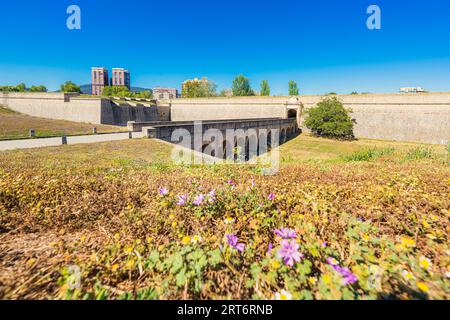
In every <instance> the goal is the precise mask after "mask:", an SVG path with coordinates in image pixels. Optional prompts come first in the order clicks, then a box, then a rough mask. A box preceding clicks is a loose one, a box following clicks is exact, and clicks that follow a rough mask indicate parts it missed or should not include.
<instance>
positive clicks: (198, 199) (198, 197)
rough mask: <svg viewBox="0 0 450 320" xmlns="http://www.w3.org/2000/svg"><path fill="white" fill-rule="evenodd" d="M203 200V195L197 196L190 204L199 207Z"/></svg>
mask: <svg viewBox="0 0 450 320" xmlns="http://www.w3.org/2000/svg"><path fill="white" fill-rule="evenodd" d="M204 199H205V196H204V195H203V194H199V195H198V196H196V197H195V199H194V201H193V202H192V204H193V205H194V206H199V205H201V204H202V203H203V200H204Z"/></svg>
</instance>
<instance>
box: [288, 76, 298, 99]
mask: <svg viewBox="0 0 450 320" xmlns="http://www.w3.org/2000/svg"><path fill="white" fill-rule="evenodd" d="M289 95H290V96H298V85H297V82H296V81H294V80H291V81H289Z"/></svg>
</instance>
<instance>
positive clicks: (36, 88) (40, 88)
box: [30, 86, 47, 92]
mask: <svg viewBox="0 0 450 320" xmlns="http://www.w3.org/2000/svg"><path fill="white" fill-rule="evenodd" d="M30 92H47V88H46V87H45V86H31V87H30Z"/></svg>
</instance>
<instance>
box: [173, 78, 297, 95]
mask: <svg viewBox="0 0 450 320" xmlns="http://www.w3.org/2000/svg"><path fill="white" fill-rule="evenodd" d="M216 88H217V86H216V84H215V83H214V82H213V81H211V80H209V79H207V78H202V79H201V80H197V79H195V80H187V81H185V82H184V83H183V87H182V92H181V95H182V97H183V98H200V97H231V96H233V97H246V96H256V95H260V96H270V85H269V81H268V80H262V81H261V85H260V91H259V92H256V91H255V90H253V89H252V87H251V84H250V80H249V79H248V78H247V77H245V76H244V75H243V74H240V75H238V76H237V77H235V78H234V79H233V82H232V86H231V89H224V90H222V91H220V93H217V92H216ZM288 92H289V95H290V96H298V95H299V89H298V84H297V82H296V81H294V80H291V81H289V83H288Z"/></svg>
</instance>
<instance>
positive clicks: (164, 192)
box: [159, 188, 169, 196]
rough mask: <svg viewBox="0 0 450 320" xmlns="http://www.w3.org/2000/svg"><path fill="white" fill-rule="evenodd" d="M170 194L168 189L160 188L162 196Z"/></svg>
mask: <svg viewBox="0 0 450 320" xmlns="http://www.w3.org/2000/svg"><path fill="white" fill-rule="evenodd" d="M168 193H169V190H168V189H167V188H159V194H160V195H162V196H165V195H167V194H168Z"/></svg>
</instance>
